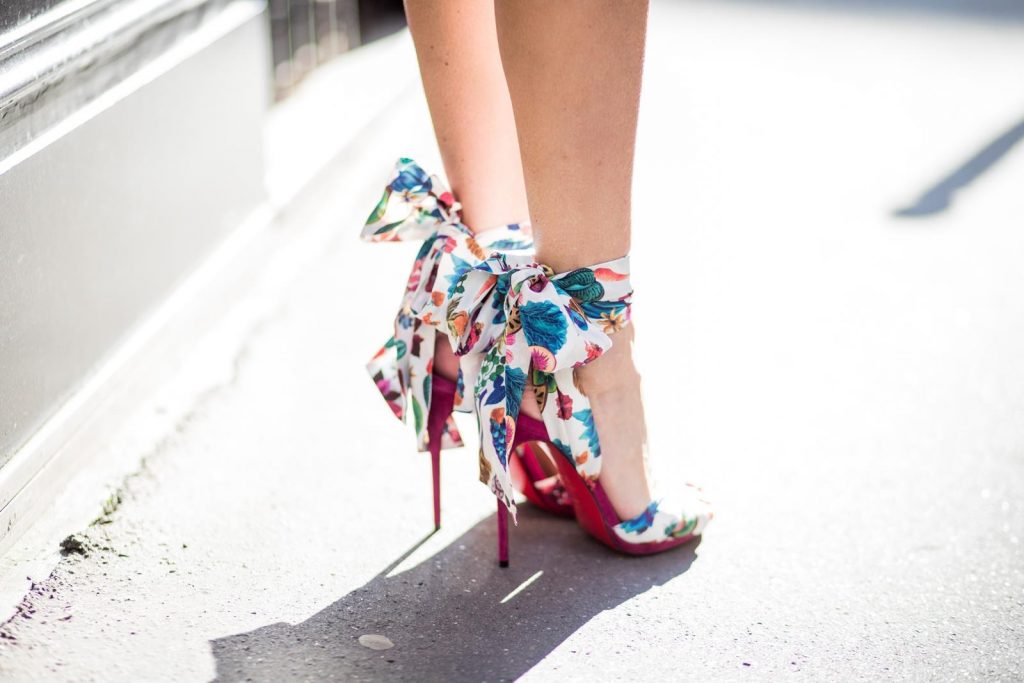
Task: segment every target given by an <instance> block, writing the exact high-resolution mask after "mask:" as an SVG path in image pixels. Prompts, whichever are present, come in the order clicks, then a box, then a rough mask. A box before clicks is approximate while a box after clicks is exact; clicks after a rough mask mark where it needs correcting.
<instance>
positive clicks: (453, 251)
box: [361, 158, 533, 450]
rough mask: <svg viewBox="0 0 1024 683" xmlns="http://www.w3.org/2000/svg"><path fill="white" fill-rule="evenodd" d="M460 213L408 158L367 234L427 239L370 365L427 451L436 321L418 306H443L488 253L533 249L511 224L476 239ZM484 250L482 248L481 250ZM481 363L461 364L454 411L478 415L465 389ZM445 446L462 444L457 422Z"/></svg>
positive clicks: (378, 238)
mask: <svg viewBox="0 0 1024 683" xmlns="http://www.w3.org/2000/svg"><path fill="white" fill-rule="evenodd" d="M459 211H460V206H459V203H458V202H457V201H455V200H454V198H453V197H452V194H451V192H450V191H449V190H448V189H447V188H446V187H445V185H444V183H443V182H442V181H441V180H440V178H438V177H437V176H436V175H428V174H427V173H426V172H425V171H424V170H423V169H422V168H421V167H420V166H419V165H418V164H416V162H414V161H413V160H411V159H406V158H402V159H399V160H398V162H397V163H396V164H395V169H394V172H393V174H392V177H391V179H390V181H389V182H388V184H387V186H386V187H385V189H384V194H383V196H382V197H381V200H380V202H378V204H377V206H376V208H375V209H374V210H373V212H372V213H371V214H370V217H369V218H368V219H367V221H366V225H365V226H364V228H363V231H362V235H361V236H362V238H363V239H364V240H366V241H371V242H394V241H405V240H415V239H423V240H424V243H423V246H422V247H421V248H420V250H419V252H418V253H417V255H416V259H415V261H414V263H413V267H412V271H411V272H410V274H409V279H408V282H407V284H406V288H405V292H404V294H403V296H402V303H401V308H400V309H399V311H398V315H397V316H396V318H395V326H394V333H393V335H392V337H391V338H390V339H388V341H387V342H385V344H384V346H382V347H381V349H380V350H379V351H378V352H377V353H376V354H375V355H374V356H373V358H372V359H371V360H370V362H369V363H368V364H367V370H368V372H369V373H370V376H371V377H372V378H373V380H374V382H375V383H376V385H377V388H378V390H379V391H380V392H381V395H382V396H383V397H384V400H385V401H386V402H387V403H388V406H389V407H390V408H391V410H392V411H393V412H394V413H395V416H396V417H398V419H400V420H402V421H405V419H406V415H407V414H408V413H409V406H410V405H411V408H412V410H411V412H412V415H413V423H414V427H415V430H416V435H417V444H418V448H419V449H420V450H426V449H427V448H428V446H429V444H428V441H429V434H428V432H427V429H426V426H427V425H426V423H427V419H426V417H427V415H428V414H429V412H430V400H431V372H432V368H433V358H434V350H435V340H436V336H437V335H436V333H435V331H434V329H431V328H432V327H436V326H437V325H438V322H440V321H437V320H434V319H431V318H430V317H429V316H427V317H420V316H414V315H413V313H412V310H413V305H414V303H415V302H417V301H424V300H426V301H441V300H443V299H445V298H447V297H449V296H450V290H451V288H452V287H453V286H454V283H455V282H456V281H457V280H458V278H459V277H460V276H461V275H462V274H463V273H465V272H468V271H469V270H471V269H472V267H473V266H474V265H475V264H477V263H479V262H480V261H481V260H483V259H484V258H486V257H487V255H488V253H490V252H489V251H488V250H493V249H508V250H511V251H513V252H514V253H525V252H528V251H530V250H532V247H533V241H532V237H531V236H530V230H529V226H528V225H518V224H510V225H505V226H501V227H499V228H494V229H491V230H487V231H484V232H482V233H479V234H477V235H474V234H473V232H472V231H471V230H470V229H469V228H468V227H467V226H465V225H464V224H463V223H462V220H461V216H460V213H459ZM481 245H482V246H481ZM476 365H478V363H476V362H475V360H474V359H467V362H465V363H460V372H459V377H458V382H457V387H458V389H457V392H456V397H455V409H456V410H461V411H463V412H468V411H470V410H472V408H471V406H470V405H469V403H468V401H466V397H465V391H464V387H465V386H467V384H468V385H469V386H472V384H471V383H470V382H472V381H475V378H476V370H475V368H476ZM441 439H442V441H441V447H442V448H453V447H457V446H461V445H462V439H461V437H460V435H459V432H458V429H457V428H456V426H455V422H454V420H452V419H451V418H450V417H449V419H448V420H447V421H446V424H445V429H444V431H443V433H442V435H441Z"/></svg>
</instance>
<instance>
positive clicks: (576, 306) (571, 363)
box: [413, 255, 632, 515]
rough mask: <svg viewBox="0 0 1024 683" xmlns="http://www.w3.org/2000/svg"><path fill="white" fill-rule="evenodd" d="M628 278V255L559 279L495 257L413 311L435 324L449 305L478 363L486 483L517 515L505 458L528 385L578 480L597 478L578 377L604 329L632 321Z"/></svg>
mask: <svg viewBox="0 0 1024 683" xmlns="http://www.w3.org/2000/svg"><path fill="white" fill-rule="evenodd" d="M628 273H629V262H628V257H623V258H621V259H617V260H615V261H609V262H607V263H602V264H599V265H597V266H592V267H589V268H578V269H576V270H573V271H571V272H568V273H563V274H560V275H554V274H553V272H552V271H551V269H550V268H548V267H546V266H543V265H541V264H538V263H536V262H535V261H533V260H532V257H528V256H506V255H494V256H491V257H490V258H488V259H486V260H485V261H483V263H481V264H479V265H477V266H475V267H474V268H472V269H471V270H469V271H467V272H466V273H464V274H463V275H462V276H461V277H460V278H459V280H458V281H457V283H456V285H455V286H454V287H453V288H452V298H451V299H450V300H449V301H447V302H444V301H439V302H436V303H431V304H424V305H421V306H419V307H414V309H413V314H414V315H416V316H425V317H431V318H435V317H437V316H439V315H440V314H441V311H439V310H438V307H439V305H441V304H446V310H445V311H444V317H445V319H446V321H447V325H448V331H449V334H450V335H451V336H452V337H453V338H454V340H455V344H456V353H457V354H459V355H460V356H464V357H467V356H469V357H474V356H475V357H480V358H481V359H482V360H481V364H480V367H479V371H478V374H477V380H476V383H475V386H474V394H475V408H476V413H477V421H478V426H479V428H480V478H481V480H482V481H483V482H484V483H486V484H488V485H489V486H490V488H491V490H492V491H493V492H494V494H495V495H496V496H498V498H499V499H501V500H503V501H504V502H505V504H506V506H508V508H509V510H510V511H511V512H512V513H513V515H515V501H514V500H513V498H512V495H511V494H512V489H511V480H510V478H509V474H508V456H509V452H510V451H511V446H512V441H513V439H514V437H515V424H516V418H517V417H518V415H519V406H520V401H521V400H522V396H523V391H524V390H525V387H526V383H527V379H528V378H529V379H530V380H531V382H532V384H533V385H534V391H535V392H536V394H537V399H538V402H539V404H540V406H541V415H542V417H543V419H544V423H545V425H546V426H547V428H548V435H549V436H550V437H551V438H552V442H553V443H554V444H555V445H556V446H557V447H558V448H559V449H560V450H561V451H562V453H563V455H565V456H566V457H568V458H570V460H572V462H573V464H574V465H575V466H576V467H577V469H578V470H579V471H580V472H581V474H584V475H585V476H588V477H596V476H597V474H598V472H599V471H600V461H599V456H600V446H599V442H598V440H597V433H596V429H595V428H594V423H593V417H592V415H591V412H590V404H589V401H587V399H586V397H585V396H584V395H583V394H582V392H580V391H579V389H577V388H576V386H575V382H574V379H573V370H574V369H575V368H577V367H579V366H581V365H584V364H586V363H589V362H590V361H592V360H594V359H596V358H598V357H599V356H600V355H601V354H603V353H604V352H605V351H607V350H608V349H609V348H611V345H612V341H611V338H610V337H609V336H608V332H612V331H614V330H616V329H620V328H621V327H622V326H623V325H625V324H626V323H627V322H628V320H629V306H630V301H631V297H632V289H631V287H630V285H629V275H628ZM420 303H421V304H423V303H424V302H420ZM552 396H553V397H554V399H555V400H548V399H549V397H552Z"/></svg>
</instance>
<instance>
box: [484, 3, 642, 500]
mask: <svg viewBox="0 0 1024 683" xmlns="http://www.w3.org/2000/svg"><path fill="white" fill-rule="evenodd" d="M647 10H648V3H647V1H646V0H559V1H558V2H551V1H550V0H495V13H496V19H497V33H498V43H499V46H500V49H501V58H502V63H503V66H504V70H505V77H506V79H507V83H508V89H509V92H510V94H511V97H512V107H513V110H514V112H515V121H516V128H517V131H518V135H519V147H520V150H521V152H522V165H523V171H524V177H525V181H526V192H527V197H528V199H529V205H530V213H531V220H532V223H533V228H534V234H535V238H536V241H537V251H538V260H539V261H541V262H543V263H547V264H548V265H550V266H551V267H552V268H554V269H555V271H556V272H561V271H565V270H569V269H572V268H576V267H580V266H587V265H592V264H594V263H600V262H601V261H606V260H610V259H614V258H617V257H619V256H623V255H624V254H626V253H628V252H629V243H630V240H629V238H630V212H631V204H630V197H631V188H632V181H633V149H634V146H635V141H636V124H637V111H638V105H639V98H640V82H641V74H642V69H643V58H644V46H645V40H646V30H647ZM632 338H633V327H632V326H628V327H626V328H625V329H624V330H623V331H621V332H618V333H616V334H615V336H614V346H613V347H612V349H611V351H609V352H608V353H607V354H605V355H604V356H602V357H601V358H599V359H597V360H596V361H594V362H593V363H591V364H589V365H587V366H586V367H584V368H582V369H581V370H580V372H579V379H580V382H581V385H582V387H583V388H584V390H585V391H586V393H587V395H588V397H589V399H590V402H591V406H592V408H593V411H594V420H595V423H596V425H597V431H598V433H599V434H600V437H601V452H602V458H603V465H602V473H601V483H602V485H603V486H604V488H605V490H606V491H607V492H608V496H609V498H610V499H611V501H612V503H613V505H614V506H615V508H616V511H617V512H618V513H619V514H620V516H622V517H623V518H627V517H633V516H635V515H637V514H639V513H640V512H643V510H644V508H645V507H646V506H647V504H648V503H649V502H650V500H651V498H650V491H649V488H648V483H647V474H646V465H645V457H644V456H645V447H646V430H645V427H644V417H643V415H644V412H643V404H642V402H641V399H640V376H639V374H638V373H637V371H636V369H635V366H634V365H633V361H632V353H631V346H632Z"/></svg>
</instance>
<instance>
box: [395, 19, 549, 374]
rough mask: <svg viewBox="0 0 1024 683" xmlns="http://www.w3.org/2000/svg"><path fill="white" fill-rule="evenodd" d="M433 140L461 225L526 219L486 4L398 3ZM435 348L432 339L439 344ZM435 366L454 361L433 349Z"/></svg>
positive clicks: (448, 368)
mask: <svg viewBox="0 0 1024 683" xmlns="http://www.w3.org/2000/svg"><path fill="white" fill-rule="evenodd" d="M405 13H406V17H407V18H408V20H409V31H410V32H411V33H412V38H413V42H414V43H415V45H416V56H417V59H418V61H419V65H420V74H421V75H422V78H423V89H424V92H425V93H426V96H427V104H428V106H429V107H430V117H431V119H432V121H433V124H434V133H435V135H436V137H437V144H438V146H439V147H440V150H441V158H442V160H443V162H444V169H445V174H446V175H447V176H448V182H449V183H450V184H451V188H452V192H453V193H454V194H455V196H456V197H457V198H458V200H459V202H460V203H461V204H462V207H463V212H462V218H463V222H465V223H466V225H467V226H469V227H470V228H472V229H475V230H485V229H487V228H493V227H497V226H499V225H502V224H505V223H514V222H521V221H525V220H526V219H527V218H528V217H529V210H528V208H527V204H526V189H525V187H524V185H523V168H522V164H521V161H520V155H519V143H518V140H517V137H516V125H515V120H514V118H513V116H512V103H511V102H510V100H509V94H508V88H507V87H506V85H505V74H504V72H503V71H502V67H501V58H500V56H499V54H498V39H497V35H496V33H495V26H494V1H493V0H406V2H405ZM439 341H440V340H439ZM434 362H435V367H436V369H437V371H438V372H440V373H441V374H442V375H445V376H447V377H449V378H454V377H455V374H456V373H457V372H458V361H457V360H456V358H455V356H454V354H453V353H452V352H451V347H450V345H449V344H447V343H439V344H438V345H437V353H436V354H435V359H434Z"/></svg>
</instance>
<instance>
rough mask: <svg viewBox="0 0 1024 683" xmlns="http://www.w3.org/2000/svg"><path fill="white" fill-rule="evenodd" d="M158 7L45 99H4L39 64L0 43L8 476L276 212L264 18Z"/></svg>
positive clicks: (0, 285)
mask: <svg viewBox="0 0 1024 683" xmlns="http://www.w3.org/2000/svg"><path fill="white" fill-rule="evenodd" d="M107 4H108V9H109V11H112V12H128V11H137V10H138V9H140V7H141V6H142V3H138V2H135V3H132V2H122V3H115V4H113V5H110V3H107ZM148 4H149V5H150V6H152V9H153V12H151V13H149V14H146V13H138V16H136V17H134V18H133V17H128V21H124V19H125V15H121V16H120V17H117V19H118V20H119V23H118V25H120V26H124V27H127V28H126V29H125V31H126V33H125V34H124V35H126V36H128V35H129V33H130V36H129V37H130V40H124V41H121V42H118V41H117V36H115V37H113V38H112V39H111V41H109V42H106V45H107V46H108V47H110V46H113V47H114V48H115V49H113V50H111V49H107V50H105V49H104V48H103V45H100V46H97V47H94V48H93V49H92V54H91V55H90V53H89V51H88V50H87V51H85V52H83V53H81V54H79V55H78V56H75V55H70V59H72V60H75V64H76V65H77V70H76V69H70V70H68V69H67V65H62V68H65V73H66V74H70V76H68V77H62V78H60V79H56V80H54V81H52V82H51V83H50V84H49V85H48V86H47V87H43V88H38V87H37V88H35V90H34V91H32V90H31V89H27V86H26V84H29V85H31V84H32V83H35V81H25V82H24V83H22V86H26V87H21V88H20V90H19V89H18V88H8V89H7V90H6V91H5V90H4V87H3V86H5V85H9V84H10V82H11V81H10V77H11V76H12V75H13V73H14V70H15V67H18V68H21V66H23V65H19V64H17V63H16V62H15V58H16V57H17V56H18V55H19V54H20V55H22V56H24V55H25V54H26V52H24V51H22V52H21V53H17V52H14V51H11V50H8V51H7V52H6V53H5V52H4V46H3V45H2V40H3V36H0V60H4V59H5V55H6V61H0V120H2V121H3V124H2V126H6V128H0V141H2V142H3V146H2V147H0V469H2V468H3V467H4V466H5V465H6V464H8V462H9V461H10V460H11V458H12V457H13V456H14V455H15V454H16V453H17V451H18V449H19V447H21V446H22V445H23V444H24V443H25V442H26V441H27V440H28V439H29V437H30V436H31V435H32V434H33V433H34V432H35V431H36V430H37V429H38V428H39V427H40V426H41V425H42V424H43V423H44V422H45V421H46V420H47V418H48V417H50V416H51V415H52V414H53V413H54V412H55V411H56V410H57V409H58V408H59V407H60V406H61V404H62V403H63V402H65V401H66V400H67V399H68V397H69V396H71V395H73V394H74V392H75V391H76V389H77V388H78V387H80V386H81V385H82V384H83V382H85V381H86V380H87V379H88V378H89V376H90V374H91V373H93V372H94V371H95V369H96V368H97V367H99V366H100V364H101V363H102V362H103V360H104V359H105V358H107V357H109V356H110V354H112V353H113V352H114V351H115V350H116V349H117V347H118V344H119V342H120V341H121V340H122V339H124V338H125V337H126V335H127V334H129V333H130V332H131V330H132V329H133V328H135V327H136V326H137V325H138V324H139V323H140V322H141V321H142V320H143V319H144V318H145V316H146V314H147V312H149V311H151V310H152V309H153V308H154V307H155V306H157V305H158V304H159V303H160V302H161V301H163V300H164V299H165V298H166V297H167V296H168V294H169V293H170V292H171V291H172V290H173V289H174V287H175V285H176V284H177V283H179V282H180V281H181V280H182V278H183V277H184V276H185V275H187V274H188V273H189V272H190V271H191V270H192V269H193V268H195V266H196V265H197V264H198V263H199V262H200V261H201V260H202V258H203V257H204V256H205V255H207V254H208V253H210V251H211V250H212V249H213V248H214V247H215V246H216V245H217V244H218V243H219V242H220V241H221V240H222V239H223V238H224V237H225V236H226V235H227V234H228V233H229V232H230V231H231V230H232V229H233V228H235V227H237V226H238V224H239V223H240V221H241V220H242V219H243V218H244V217H245V216H246V215H247V214H248V213H249V212H250V211H251V210H252V209H253V207H254V206H256V205H258V204H260V203H261V202H262V201H263V200H264V194H265V190H264V183H263V157H262V155H263V147H262V139H263V138H262V135H263V123H264V116H265V113H266V110H267V108H268V107H269V104H270V101H271V91H270V63H271V61H270V56H269V45H268V34H269V32H268V29H267V25H266V11H265V8H263V6H262V3H260V2H252V1H250V0H239V1H236V2H230V3H227V2H217V3H212V2H211V3H204V2H194V1H193V2H164V3H160V2H149V3H148ZM147 17H150V18H152V17H158V20H157V21H149V19H147ZM105 18H106V19H110V17H109V16H108V17H105ZM147 22H149V25H145V24H146V23H147ZM93 25H95V23H94V24H93ZM139 27H142V28H144V30H133V29H138V28H139ZM69 30H71V29H69ZM122 37H123V36H122ZM132 51H134V53H133V52H132ZM104 60H107V62H106V63H107V64H108V67H107V69H108V72H107V75H108V76H109V74H110V73H115V72H116V73H117V75H118V78H117V82H114V83H109V82H105V80H106V81H109V79H103V78H97V77H95V76H96V74H97V73H98V72H99V71H101V70H102V69H103V68H104ZM69 63H70V62H69ZM75 74H77V78H78V80H77V81H76V80H75V77H76V76H75ZM5 79H7V80H5ZM97 83H104V87H103V88H97V87H95V86H96V84H97ZM76 84H77V85H78V86H80V87H78V88H76ZM87 84H91V85H87ZM88 87H91V88H92V90H89V91H87V92H84V94H83V90H82V88H87V89H88ZM12 92H13V93H14V94H13V95H12V94H11V93H12ZM55 93H56V94H59V97H53V98H52V99H51V100H50V101H49V102H46V101H45V98H46V96H47V94H50V95H53V94H55ZM5 95H6V97H5ZM19 98H20V99H19ZM41 98H42V105H43V106H40V102H41ZM69 102H73V103H74V107H69V106H68V103H69ZM19 117H20V121H19V122H20V123H21V124H24V123H26V121H28V123H32V122H33V121H34V122H35V123H36V124H38V123H39V122H40V121H45V122H46V126H45V128H44V129H42V130H39V128H40V126H39V125H34V126H32V125H30V126H27V127H26V126H24V125H22V126H21V127H20V128H18V127H17V126H16V125H15V121H16V120H18V119H19ZM12 131H16V132H17V134H13V133H12ZM5 133H6V137H5V136H4V134H5ZM38 458H39V459H40V462H39V463H37V465H38V467H41V466H42V465H43V464H45V458H46V454H40V455H39V456H38ZM22 465H23V463H19V467H21V466H22ZM31 469H33V468H29V470H31ZM6 488H7V490H4V491H0V497H2V498H3V499H2V500H0V508H2V507H3V506H4V505H6V504H7V503H8V502H9V500H10V498H11V497H12V496H13V495H14V493H16V492H14V491H12V490H10V487H9V486H8V487H6Z"/></svg>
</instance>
